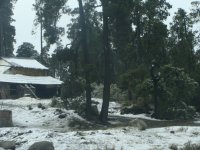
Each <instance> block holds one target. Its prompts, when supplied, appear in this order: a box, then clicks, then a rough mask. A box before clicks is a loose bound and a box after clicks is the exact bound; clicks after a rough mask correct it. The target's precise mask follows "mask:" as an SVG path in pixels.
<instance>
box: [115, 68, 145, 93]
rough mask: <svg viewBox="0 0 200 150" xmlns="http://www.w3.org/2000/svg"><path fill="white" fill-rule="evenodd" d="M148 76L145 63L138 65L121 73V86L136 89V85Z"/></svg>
mask: <svg viewBox="0 0 200 150" xmlns="http://www.w3.org/2000/svg"><path fill="white" fill-rule="evenodd" d="M147 76H148V73H147V69H146V67H145V66H144V65H140V66H138V67H137V68H136V69H132V70H128V71H127V72H125V73H123V74H121V76H120V78H119V85H120V88H122V89H124V90H126V89H132V90H136V86H137V85H138V84H140V83H141V82H142V81H144V79H146V78H147Z"/></svg>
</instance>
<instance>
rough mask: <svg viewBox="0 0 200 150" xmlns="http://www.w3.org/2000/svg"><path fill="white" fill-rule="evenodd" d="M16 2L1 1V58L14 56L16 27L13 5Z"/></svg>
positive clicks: (14, 0)
mask: <svg viewBox="0 0 200 150" xmlns="http://www.w3.org/2000/svg"><path fill="white" fill-rule="evenodd" d="M14 2H16V0H1V1H0V56H11V55H13V50H14V48H13V43H14V42H15V38H14V36H15V27H14V26H12V25H11V24H12V22H13V21H14V20H13V19H12V15H13V11H12V9H13V3H14Z"/></svg>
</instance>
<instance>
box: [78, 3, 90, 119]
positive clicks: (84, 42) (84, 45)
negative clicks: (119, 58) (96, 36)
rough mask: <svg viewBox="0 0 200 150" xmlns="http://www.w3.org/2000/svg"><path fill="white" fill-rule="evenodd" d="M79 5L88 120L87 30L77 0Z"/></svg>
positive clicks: (81, 7)
mask: <svg viewBox="0 0 200 150" xmlns="http://www.w3.org/2000/svg"><path fill="white" fill-rule="evenodd" d="M78 3H79V13H80V22H81V45H82V48H83V51H84V63H85V64H84V70H85V81H86V89H85V90H86V117H87V118H88V119H90V116H91V85H90V80H89V68H88V66H89V54H88V45H87V34H86V33H87V32H86V30H87V28H86V24H85V14H84V11H83V3H82V0H78Z"/></svg>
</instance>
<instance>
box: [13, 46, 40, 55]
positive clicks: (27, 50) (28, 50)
mask: <svg viewBox="0 0 200 150" xmlns="http://www.w3.org/2000/svg"><path fill="white" fill-rule="evenodd" d="M16 53H17V55H16V56H17V57H28V58H38V56H39V54H38V52H37V51H36V50H35V48H34V46H33V44H31V43H28V42H24V43H23V44H22V45H20V46H19V47H18V49H17V52H16Z"/></svg>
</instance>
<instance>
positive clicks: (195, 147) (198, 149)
mask: <svg viewBox="0 0 200 150" xmlns="http://www.w3.org/2000/svg"><path fill="white" fill-rule="evenodd" d="M181 150H200V145H199V144H192V143H191V142H187V143H185V144H184V147H183V148H181Z"/></svg>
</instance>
